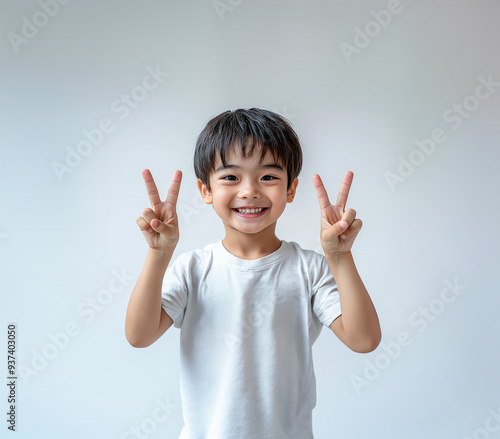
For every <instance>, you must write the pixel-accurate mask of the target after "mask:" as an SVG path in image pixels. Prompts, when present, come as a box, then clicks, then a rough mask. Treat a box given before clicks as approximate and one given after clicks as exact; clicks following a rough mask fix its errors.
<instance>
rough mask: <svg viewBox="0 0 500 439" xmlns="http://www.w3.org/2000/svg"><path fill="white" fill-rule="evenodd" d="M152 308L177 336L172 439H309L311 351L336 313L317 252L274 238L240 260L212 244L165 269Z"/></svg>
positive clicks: (331, 284)
mask: <svg viewBox="0 0 500 439" xmlns="http://www.w3.org/2000/svg"><path fill="white" fill-rule="evenodd" d="M162 307H163V309H164V310H165V311H166V312H167V314H168V315H169V316H170V317H171V318H172V320H173V321H174V326H175V327H177V328H180V329H181V331H180V337H181V340H180V349H181V351H180V358H181V376H180V386H181V387H180V391H181V402H182V408H183V415H184V424H185V425H184V429H183V432H182V433H181V438H183V439H233V438H234V439H242V438H245V439H254V438H255V439H265V438H270V439H271V438H272V439H281V438H283V439H293V438H296V439H311V438H313V433H312V409H313V408H314V406H315V405H316V379H315V375H314V369H313V359H312V349H311V348H312V345H313V343H314V342H315V341H316V339H317V338H318V336H319V334H320V332H321V329H322V327H323V325H327V326H329V325H330V324H331V323H332V322H333V320H335V319H336V318H337V317H338V316H339V315H340V314H341V309H340V299H339V294H338V289H337V284H336V281H335V279H334V277H333V275H332V273H331V270H330V268H329V266H328V264H327V262H326V258H325V257H324V256H323V255H320V254H318V253H316V252H314V251H311V250H304V249H302V248H301V247H300V246H299V245H298V244H297V243H296V242H293V241H292V242H287V241H282V245H281V247H280V248H279V249H278V250H276V251H275V252H274V253H271V254H269V255H267V256H265V257H263V258H260V259H254V260H246V259H240V258H238V257H236V256H235V255H233V254H232V253H230V252H229V251H227V250H226V248H225V247H224V246H223V244H222V240H221V241H219V242H216V243H213V244H209V245H207V246H206V247H204V248H203V249H197V250H192V251H188V252H185V253H183V254H181V255H179V256H178V258H177V259H176V260H175V261H174V262H173V263H171V265H170V266H169V267H168V269H167V271H166V273H165V277H164V280H163V286H162Z"/></svg>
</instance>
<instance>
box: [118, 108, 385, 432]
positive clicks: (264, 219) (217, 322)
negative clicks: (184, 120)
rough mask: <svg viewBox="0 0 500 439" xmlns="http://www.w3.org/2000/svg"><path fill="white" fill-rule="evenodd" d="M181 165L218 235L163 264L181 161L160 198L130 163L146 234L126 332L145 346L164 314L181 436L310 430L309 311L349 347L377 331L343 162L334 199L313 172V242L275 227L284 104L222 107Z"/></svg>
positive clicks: (289, 187)
mask: <svg viewBox="0 0 500 439" xmlns="http://www.w3.org/2000/svg"><path fill="white" fill-rule="evenodd" d="M194 167H195V172H196V176H197V177H198V188H199V190H200V193H201V196H202V198H203V200H204V201H205V203H207V204H212V206H213V209H214V210H215V213H216V214H217V215H218V216H219V217H220V218H221V220H222V222H223V223H224V228H225V237H224V239H222V240H220V241H218V242H216V243H212V244H209V245H207V246H205V247H204V248H202V249H197V250H192V251H188V252H185V253H183V254H181V255H179V256H178V258H177V259H176V260H175V261H174V262H173V263H172V264H171V265H170V266H169V262H170V259H171V257H172V254H173V252H174V249H175V246H176V245H177V242H178V240H179V228H178V218H177V215H176V202H177V196H178V194H179V189H180V183H181V179H182V173H181V172H180V171H176V172H175V173H174V176H173V180H172V182H171V185H170V188H169V191H168V195H167V198H166V200H165V201H163V202H162V201H161V200H160V196H159V194H158V190H157V188H156V185H155V182H154V180H153V177H152V175H151V173H150V172H149V170H147V169H145V170H144V171H143V173H142V174H143V177H144V181H145V183H146V188H147V191H148V195H149V199H150V201H151V206H152V209H149V208H147V209H145V210H144V211H143V216H142V217H139V218H137V221H136V222H137V224H138V226H139V228H140V229H141V231H142V233H143V234H144V237H145V238H146V241H147V243H148V245H149V247H150V248H149V250H148V255H147V258H146V262H145V265H144V268H143V270H142V272H141V274H140V276H139V279H138V281H137V284H136V285H135V288H134V290H133V292H132V295H131V297H130V301H129V305H128V309H127V316H126V322H125V333H126V336H127V339H128V341H129V342H130V344H131V345H132V346H135V347H146V346H149V345H150V344H151V343H153V342H155V341H156V340H157V339H158V338H159V337H161V335H162V334H163V333H164V332H165V331H166V330H167V329H168V328H169V327H170V326H172V325H174V326H175V327H176V328H180V337H181V339H180V343H181V383H180V384H181V399H182V407H183V415H184V424H185V425H184V429H183V431H182V433H181V436H180V437H181V438H183V439H184V438H186V439H233V438H234V439H254V438H255V439H257V438H258V439H264V438H270V439H281V438H282V439H291V438H297V439H310V438H313V433H312V410H313V408H314V406H315V404H316V382H315V375H314V370H313V361H312V350H311V348H312V345H313V343H314V342H315V341H316V339H317V338H318V336H319V334H320V331H321V329H322V327H323V325H326V326H328V327H329V328H331V330H332V331H333V332H334V333H335V335H337V337H338V338H339V339H340V340H341V341H342V342H343V343H345V344H346V345H347V346H348V347H349V348H350V349H352V350H353V351H355V352H370V351H372V350H374V349H375V348H376V347H377V345H378V344H379V342H380V339H381V331H380V325H379V321H378V317H377V313H376V311H375V308H374V306H373V304H372V301H371V299H370V296H369V295H368V292H367V291H366V289H365V287H364V285H363V282H362V281H361V278H360V277H359V274H358V272H357V270H356V267H355V264H354V261H353V257H352V254H351V247H352V244H353V241H354V239H355V238H356V236H357V234H358V232H359V230H360V229H361V225H362V224H361V220H359V219H355V217H356V212H355V211H354V210H352V209H347V210H345V205H346V201H347V196H348V193H349V188H350V185H351V182H352V178H353V174H352V173H351V172H348V173H346V175H345V177H344V180H343V182H342V186H341V189H340V192H339V195H338V198H337V202H336V204H335V205H332V204H330V201H329V199H328V195H327V192H326V190H325V188H324V186H323V183H322V181H321V178H320V177H319V175H314V176H313V183H314V186H315V188H316V193H317V196H318V200H319V205H320V208H321V235H320V237H321V244H322V247H323V250H324V253H325V256H323V255H320V254H318V253H316V252H313V251H311V250H304V249H302V248H301V247H300V246H299V245H298V244H297V243H295V242H293V241H291V242H287V241H281V240H280V239H279V238H278V237H277V236H276V235H275V229H276V221H277V220H278V218H279V217H280V216H281V214H282V213H283V211H284V209H285V207H286V204H287V203H291V202H292V201H293V198H294V196H295V192H296V189H297V184H298V178H297V176H298V175H299V173H300V170H301V167H302V152H301V147H300V143H299V140H298V138H297V135H296V133H295V132H294V130H293V129H292V127H291V126H290V125H289V124H288V122H287V121H286V120H285V119H284V118H282V117H281V116H279V115H278V114H275V113H272V112H269V111H265V110H261V109H257V108H252V109H250V110H243V109H239V110H235V111H227V112H224V113H222V114H221V115H219V116H217V117H215V118H213V119H212V120H210V121H209V122H208V123H207V125H206V127H205V128H204V129H203V131H202V133H201V134H200V136H199V138H198V141H197V144H196V149H195V154H194ZM167 267H168V269H167Z"/></svg>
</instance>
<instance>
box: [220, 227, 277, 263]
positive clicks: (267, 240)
mask: <svg viewBox="0 0 500 439" xmlns="http://www.w3.org/2000/svg"><path fill="white" fill-rule="evenodd" d="M274 226H275V224H274ZM268 229H269V230H267V229H266V230H263V231H262V232H259V233H254V234H245V233H240V232H237V231H235V230H231V229H229V230H228V229H227V228H226V236H225V238H224V239H223V240H222V244H223V245H224V247H225V249H226V250H227V251H228V252H229V253H232V254H233V255H234V256H236V257H238V258H241V259H249V260H252V259H259V258H263V257H264V256H267V255H270V254H271V253H274V252H275V251H276V250H278V249H279V248H280V247H281V241H280V240H279V239H278V237H277V236H276V235H275V233H274V227H273V228H270V227H269V228H268Z"/></svg>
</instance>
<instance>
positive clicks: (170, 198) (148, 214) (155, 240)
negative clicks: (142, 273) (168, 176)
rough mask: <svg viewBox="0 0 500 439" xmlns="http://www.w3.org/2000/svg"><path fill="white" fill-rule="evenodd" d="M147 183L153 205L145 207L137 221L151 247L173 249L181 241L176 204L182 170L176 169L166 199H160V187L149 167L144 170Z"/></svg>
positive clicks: (143, 173)
mask: <svg viewBox="0 0 500 439" xmlns="http://www.w3.org/2000/svg"><path fill="white" fill-rule="evenodd" d="M142 177H143V178H144V182H145V183H146V189H147V191H148V196H149V201H150V202H151V207H152V208H153V209H150V208H149V207H148V208H146V209H144V210H143V212H142V216H140V217H138V218H137V220H136V221H135V222H136V223H137V225H138V226H139V228H140V229H141V231H142V234H143V235H144V238H146V241H147V243H148V245H149V247H150V248H152V249H154V250H162V251H163V250H170V251H173V250H174V248H175V246H176V245H177V242H178V241H179V224H178V221H177V212H176V209H175V207H176V204H177V197H178V195H179V190H180V187H181V180H182V172H181V171H175V172H174V176H173V178H172V182H171V183H170V188H169V189H168V194H167V198H166V199H165V201H161V200H160V195H159V193H158V189H157V188H156V184H155V181H154V180H153V176H152V175H151V172H150V170H149V169H144V170H143V171H142Z"/></svg>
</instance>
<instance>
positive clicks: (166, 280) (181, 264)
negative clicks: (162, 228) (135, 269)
mask: <svg viewBox="0 0 500 439" xmlns="http://www.w3.org/2000/svg"><path fill="white" fill-rule="evenodd" d="M185 259H186V258H185V256H184V255H180V256H179V257H178V258H177V259H176V260H175V261H174V262H173V263H172V264H170V265H169V266H168V268H167V270H166V272H165V276H164V277H163V284H162V291H161V306H162V308H163V309H164V310H165V312H166V313H167V314H168V315H169V316H170V318H171V319H172V320H173V321H174V326H175V327H176V328H180V327H181V326H182V321H183V320H184V312H185V310H186V304H187V293H188V284H187V268H188V264H187V261H186V260H185Z"/></svg>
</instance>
